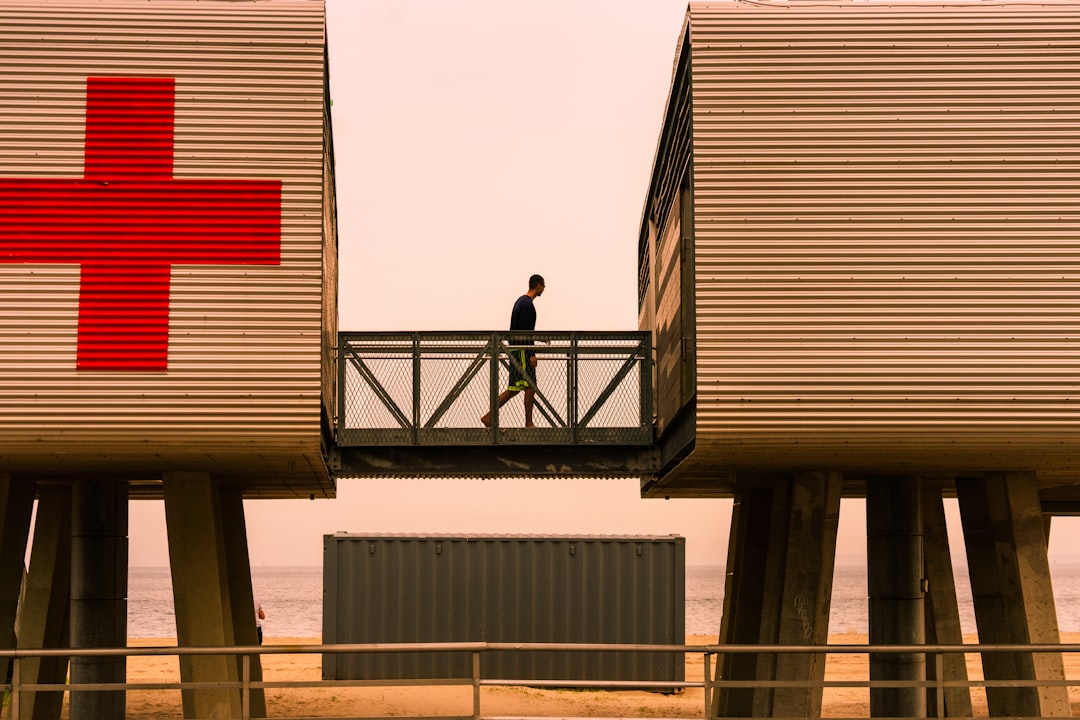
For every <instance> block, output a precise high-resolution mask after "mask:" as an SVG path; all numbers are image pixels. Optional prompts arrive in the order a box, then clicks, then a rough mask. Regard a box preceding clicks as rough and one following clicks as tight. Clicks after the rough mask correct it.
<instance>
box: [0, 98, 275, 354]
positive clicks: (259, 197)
mask: <svg viewBox="0 0 1080 720" xmlns="http://www.w3.org/2000/svg"><path fill="white" fill-rule="evenodd" d="M174 84H175V83H174V80H173V78H97V77H91V78H87V81H86V146H85V160H84V172H83V178H82V179H48V178H0V262H3V263H72V264H78V265H80V266H81V285H80V288H79V330H78V332H79V335H78V347H77V350H76V358H77V360H76V362H77V367H78V368H79V369H84V370H129V371H164V370H166V369H167V368H168V352H169V276H170V273H171V270H172V266H173V265H209V264H212V265H217V264H253V265H278V264H280V262H281V183H280V182H279V181H276V180H273V181H266V180H186V179H180V180H177V179H174V178H173V177H172V171H173V106H174Z"/></svg>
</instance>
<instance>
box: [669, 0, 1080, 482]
mask: <svg viewBox="0 0 1080 720" xmlns="http://www.w3.org/2000/svg"><path fill="white" fill-rule="evenodd" d="M689 31H690V38H691V50H690V52H691V65H692V72H693V88H692V93H693V124H694V128H693V136H694V144H693V202H694V224H695V227H694V229H695V257H696V268H695V270H696V284H695V289H696V294H697V304H696V320H697V348H698V359H697V407H696V409H697V437H696V449H695V451H694V454H693V457H692V459H691V462H690V463H688V465H687V467H686V468H684V469H683V470H684V472H687V473H689V474H690V475H693V476H695V477H696V481H702V482H705V483H707V484H708V483H714V484H715V483H716V482H717V481H716V478H717V476H724V471H725V470H726V469H732V470H737V471H742V470H746V469H748V468H749V469H752V468H777V467H789V468H790V467H802V466H807V465H810V466H819V467H821V466H824V467H831V468H841V469H849V470H857V471H865V472H881V471H886V472H896V471H904V470H914V471H928V470H950V471H963V470H980V469H1003V468H1009V469H1015V468H1027V469H1031V470H1037V471H1039V472H1040V474H1044V476H1045V477H1047V478H1050V477H1053V478H1055V480H1054V481H1055V482H1057V481H1061V482H1067V481H1069V480H1070V479H1071V480H1075V479H1077V478H1080V467H1078V465H1077V453H1076V449H1077V444H1076V438H1077V429H1078V428H1080V393H1078V392H1077V379H1078V378H1080V312H1078V311H1080V214H1078V213H1077V208H1078V207H1080V54H1078V53H1077V52H1076V48H1077V47H1078V46H1080V6H1077V5H1073V4H1065V3H1058V4H1053V3H1050V4H1039V5H1034V4H1023V3H1000V4H998V3H993V2H985V3H969V4H962V3H941V4H937V3H935V4H934V5H933V6H922V5H915V4H911V5H908V4H894V5H887V4H884V3H873V2H870V3H853V4H817V3H815V4H813V5H810V4H806V5H803V4H800V3H794V2H792V3H782V4H781V3H778V4H776V5H774V6H769V5H768V4H767V3H715V4H714V3H703V4H693V5H691V8H690V11H689Z"/></svg>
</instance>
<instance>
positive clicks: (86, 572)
mask: <svg viewBox="0 0 1080 720" xmlns="http://www.w3.org/2000/svg"><path fill="white" fill-rule="evenodd" d="M71 508H72V509H71V647H73V648H110V647H126V646H127V565H128V554H127V526H128V495H127V483H125V482H118V481H115V480H96V479H95V480H79V481H77V482H76V483H75V484H74V485H73V487H72V499H71ZM126 677H127V662H126V660H125V658H124V657H83V658H79V657H73V658H72V659H71V681H72V683H110V682H119V683H122V682H125V680H126ZM125 701H126V694H125V692H124V691H123V690H117V691H109V692H99V691H84V692H72V693H71V719H72V720H109V719H110V718H114V719H115V720H123V718H124V716H125Z"/></svg>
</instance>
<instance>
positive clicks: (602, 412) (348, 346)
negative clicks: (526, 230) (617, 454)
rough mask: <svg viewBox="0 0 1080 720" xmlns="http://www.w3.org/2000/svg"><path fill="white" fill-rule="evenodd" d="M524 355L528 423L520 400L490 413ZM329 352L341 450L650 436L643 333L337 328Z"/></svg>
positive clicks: (611, 441) (648, 357)
mask: <svg viewBox="0 0 1080 720" xmlns="http://www.w3.org/2000/svg"><path fill="white" fill-rule="evenodd" d="M522 353H525V354H526V356H532V355H535V356H536V359H537V364H536V366H535V372H534V370H533V368H532V367H531V366H530V367H529V368H528V372H529V373H530V374H531V375H534V377H532V378H530V379H531V380H533V381H534V382H533V387H534V390H535V394H536V399H535V411H534V420H535V424H536V427H535V428H527V429H526V428H523V427H522V426H523V425H524V418H523V411H522V407H521V405H522V403H521V401H520V400H517V401H516V402H515V403H513V404H511V405H507V406H506V407H504V408H503V409H502V411H501V412H496V410H497V409H498V407H497V406H498V397H499V394H500V393H501V392H502V391H503V390H505V389H506V387H507V385H508V384H509V382H510V379H511V373H512V372H513V371H512V369H511V368H512V366H515V365H519V364H520V357H521V354H522ZM337 359H338V409H337V413H338V417H337V419H336V427H335V436H336V438H335V439H336V443H337V445H338V446H341V447H357V446H394V445H413V446H415V445H429V446H462V445H492V444H504V445H505V444H516V445H584V444H591V445H649V444H650V443H651V442H652V440H653V427H652V411H653V408H652V384H653V378H652V373H653V371H652V336H651V334H650V333H648V332H514V333H512V334H511V333H509V332H456V331H440V332H363V333H357V332H343V333H340V334H339V336H338V355H337ZM489 413H490V417H491V420H490V426H488V427H485V426H484V424H483V423H482V422H481V420H480V418H481V416H482V415H485V414H489Z"/></svg>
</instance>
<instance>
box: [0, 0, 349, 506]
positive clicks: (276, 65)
mask: <svg viewBox="0 0 1080 720" xmlns="http://www.w3.org/2000/svg"><path fill="white" fill-rule="evenodd" d="M324 48H325V41H324V8H323V4H322V2H319V1H304V0H299V1H292V2H288V1H273V0H262V1H259V2H218V1H213V0H210V1H206V0H204V1H202V2H169V1H158V2H152V3H147V2H142V1H140V2H135V1H130V2H120V1H113V2H50V3H29V2H5V1H0V182H5V181H7V180H5V179H13V178H33V179H38V180H48V181H60V180H65V181H66V180H73V179H74V180H78V179H82V178H84V141H85V139H86V135H85V122H84V119H85V117H86V102H87V83H88V81H87V78H88V77H89V78H95V77H100V78H174V79H175V80H174V84H175V99H174V111H175V126H174V137H173V152H172V156H173V157H172V168H171V174H172V176H173V177H174V178H176V179H177V180H179V181H183V182H190V183H195V182H196V181H197V180H198V181H208V182H209V181H215V182H223V181H230V182H231V181H239V180H243V181H244V182H246V183H249V184H251V185H252V186H257V187H263V188H265V187H271V188H273V187H274V186H276V184H278V183H280V204H281V209H280V264H278V259H277V258H276V257H269V256H268V257H266V258H265V260H264V262H265V263H266V264H225V263H222V264H212V265H200V264H189V263H186V262H185V263H184V264H175V265H172V266H171V272H170V274H169V277H168V279H167V282H168V285H169V288H170V293H169V306H168V312H169V319H168V323H169V325H168V356H167V370H166V371H156V372H153V371H152V372H145V371H131V370H123V369H121V370H118V371H100V370H99V371H95V370H87V369H79V367H77V356H76V334H77V322H78V317H79V297H80V267H79V265H77V264H74V263H71V262H68V263H65V264H50V263H41V262H33V263H25V262H23V263H19V262H15V263H11V262H10V261H8V262H4V263H0V403H2V405H3V407H4V412H3V413H2V414H0V430H2V432H0V438H2V439H0V451H3V452H4V454H5V456H7V455H8V453H9V451H11V452H17V451H18V450H20V449H24V448H26V447H27V445H28V444H29V443H34V444H36V445H35V448H36V450H37V451H38V452H40V451H41V450H42V449H45V450H50V449H55V450H57V451H62V452H64V453H69V454H71V456H74V457H76V458H77V457H78V456H79V455H80V454H85V453H90V452H101V451H103V450H105V449H114V448H115V449H117V450H119V451H123V450H124V449H138V448H153V447H171V448H172V449H174V450H175V449H177V448H180V449H183V448H189V449H196V448H198V449H199V450H200V451H207V450H209V451H213V450H214V449H215V448H218V449H221V448H233V449H235V450H237V451H244V450H245V449H248V448H250V449H252V450H260V451H268V452H278V451H282V450H286V451H287V452H291V451H292V449H296V457H297V458H298V459H302V462H300V463H299V464H301V465H303V464H304V463H305V462H306V463H311V464H312V465H313V466H321V455H320V454H319V438H320V433H319V427H320V409H321V407H320V405H321V399H320V395H321V392H320V381H321V370H322V368H321V364H322V363H321V344H322V343H321V340H322V313H323V309H324V308H323V294H322V273H323V266H324V257H323V252H324V244H323V243H324V217H323V216H324V202H325V198H324V152H323V143H324V130H325V128H324V103H325V97H324V73H325V68H324V62H325V61H324V57H325V56H324ZM115 119H116V118H115V117H107V118H106V120H107V121H109V122H112V121H114V120H115ZM136 126H137V124H136ZM163 134H164V133H163ZM159 139H160V138H159ZM105 144H106V147H105V154H106V156H107V159H108V158H111V160H110V161H111V162H114V163H115V162H119V163H126V162H129V161H130V163H131V164H133V165H134V166H136V167H141V168H143V170H142V171H145V173H148V174H149V175H150V176H153V177H151V179H161V175H162V173H163V172H164V174H166V175H167V174H168V172H167V170H168V168H167V167H166V168H164V170H163V168H162V166H161V163H160V159H161V155H162V153H167V150H162V149H161V147H160V143H158V144H156V145H155V142H154V141H153V139H151V142H150V143H149V145H147V146H145V147H140V146H135V147H134V149H132V147H130V146H128V145H126V144H125V142H124V139H123V138H122V137H121V138H119V139H118V138H115V137H114V138H111V139H109V138H107V139H106V141H105ZM155 157H156V158H157V159H156V160H155ZM166 160H167V157H166ZM155 162H157V163H158V164H157V165H155V164H154V163H155ZM166 164H167V163H166ZM104 166H105V168H106V170H105V172H106V174H107V172H108V162H105V163H104ZM94 167H97V168H100V167H102V163H100V162H98V163H96V164H95V165H94ZM142 171H140V172H142ZM86 172H87V173H88V175H89V173H90V172H91V167H90V166H89V165H88V166H87V168H86ZM87 179H97V178H94V177H93V176H90V177H87ZM104 179H107V178H104ZM166 179H167V178H166ZM155 192H156V191H155V190H154V189H153V188H151V189H150V190H148V191H146V192H145V193H144V195H143V196H142V197H136V198H135V199H134V201H133V202H134V207H135V208H136V209H138V208H140V207H146V203H149V205H150V206H151V211H150V213H148V216H149V217H148V219H147V222H160V220H161V217H162V215H161V213H160V212H159V211H158V210H156V209H155V203H157V202H158V201H160V200H161V197H159V196H158V195H155ZM161 192H162V193H166V191H164V190H162V191H161ZM166 194H167V193H166ZM176 202H177V203H178V205H177V206H176V208H175V210H174V211H173V212H174V215H173V216H172V219H173V220H175V221H176V222H178V223H180V222H183V221H184V219H185V217H187V215H188V213H189V211H188V210H187V209H185V207H184V205H183V203H184V202H185V199H184V198H183V197H181V198H180V199H179V200H176ZM190 212H191V214H192V215H194V214H197V213H196V212H195V211H194V210H192V211H190ZM212 212H213V213H214V214H213V220H214V222H215V223H217V224H218V225H223V226H225V227H226V228H227V231H226V232H223V233H218V236H217V237H209V238H207V240H206V243H205V246H203V247H201V248H196V250H197V251H198V250H204V249H205V250H214V249H215V248H219V247H220V243H222V242H224V240H223V238H225V239H226V240H228V239H232V240H235V239H236V238H237V236H239V234H240V233H241V232H242V231H243V230H244V226H243V224H242V220H240V219H239V218H240V217H241V215H242V213H241V212H240V208H239V207H238V206H237V204H236V203H235V201H229V202H228V203H226V204H225V205H224V206H220V207H219V208H218V209H216V210H214V211H212ZM230 223H232V224H233V225H232V226H231V227H230ZM264 228H267V229H268V230H270V231H271V232H274V231H275V229H274V228H273V227H270V226H265V225H264ZM327 230H330V231H332V228H329V227H327ZM193 232H198V231H197V230H194V231H193ZM162 235H163V236H164V235H165V233H164V232H163V233H162ZM155 239H158V240H159V239H160V237H159V238H155ZM331 246H332V243H328V245H327V247H328V248H330V247H331ZM246 249H250V248H245V250H246ZM67 259H68V260H70V259H71V258H67ZM129 259H130V258H129ZM328 267H334V266H333V265H332V264H330V265H328ZM131 314H132V315H133V316H134V315H137V308H135V309H133V311H132V313H131ZM69 459H70V456H69ZM305 471H306V470H305ZM314 472H316V474H321V475H322V476H323V477H324V478H325V470H324V469H323V470H318V469H316V470H315V471H314ZM301 484H302V482H301Z"/></svg>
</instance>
